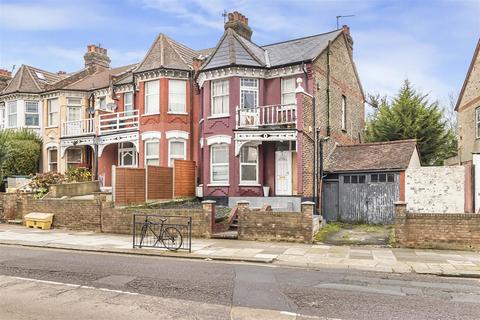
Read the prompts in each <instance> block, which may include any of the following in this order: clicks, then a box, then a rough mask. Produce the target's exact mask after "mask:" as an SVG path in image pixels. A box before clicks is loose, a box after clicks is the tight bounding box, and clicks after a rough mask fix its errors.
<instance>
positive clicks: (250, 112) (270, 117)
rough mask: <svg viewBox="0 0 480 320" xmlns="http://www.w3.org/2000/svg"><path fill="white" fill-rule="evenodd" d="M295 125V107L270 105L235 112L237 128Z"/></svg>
mask: <svg viewBox="0 0 480 320" xmlns="http://www.w3.org/2000/svg"><path fill="white" fill-rule="evenodd" d="M296 123H297V105H296V104H284V105H279V104H277V105H271V106H260V107H256V108H239V107H237V112H236V124H237V128H254V127H262V126H280V125H292V124H296Z"/></svg>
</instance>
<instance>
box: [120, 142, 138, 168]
mask: <svg viewBox="0 0 480 320" xmlns="http://www.w3.org/2000/svg"><path fill="white" fill-rule="evenodd" d="M118 165H119V166H120V167H136V166H137V148H135V145H134V144H133V143H131V142H122V143H120V144H119V145H118Z"/></svg>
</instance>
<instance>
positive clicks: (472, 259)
mask: <svg viewBox="0 0 480 320" xmlns="http://www.w3.org/2000/svg"><path fill="white" fill-rule="evenodd" d="M0 244H4V245H22V246H31V247H43V248H55V249H68V250H80V251H91V252H108V253H121V254H139V255H148V256H168V257H177V258H190V259H204V260H222V261H238V262H253V263H269V264H274V265H278V266H288V267H300V268H309V269H316V268H340V269H353V270H364V271H375V272H386V273H417V274H433V275H442V276H456V277H472V278H480V253H479V252H472V251H453V250H419V249H404V248H384V247H375V246H333V245H324V244H312V245H310V244H299V243H286V242H260V241H240V240H223V239H192V252H191V253H189V252H188V251H178V252H171V251H167V250H163V249H158V248H141V249H139V248H135V249H133V248H132V236H130V235H118V234H107V233H94V232H74V231H67V230H61V229H53V230H40V229H29V228H26V227H23V226H16V225H8V224H0Z"/></svg>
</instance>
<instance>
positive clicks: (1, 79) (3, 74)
mask: <svg viewBox="0 0 480 320" xmlns="http://www.w3.org/2000/svg"><path fill="white" fill-rule="evenodd" d="M11 79H12V73H11V72H10V71H8V70H6V69H0V91H1V90H3V89H4V88H5V87H6V86H7V85H8V82H9V81H10V80H11Z"/></svg>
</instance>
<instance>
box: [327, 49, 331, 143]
mask: <svg viewBox="0 0 480 320" xmlns="http://www.w3.org/2000/svg"><path fill="white" fill-rule="evenodd" d="M330 44H331V41H330V40H329V41H328V46H327V137H329V136H330Z"/></svg>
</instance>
